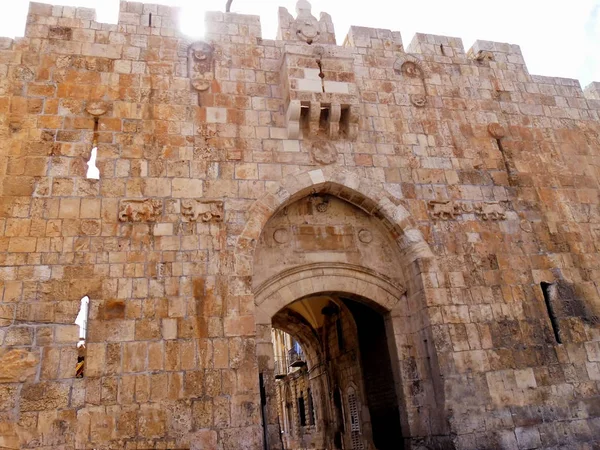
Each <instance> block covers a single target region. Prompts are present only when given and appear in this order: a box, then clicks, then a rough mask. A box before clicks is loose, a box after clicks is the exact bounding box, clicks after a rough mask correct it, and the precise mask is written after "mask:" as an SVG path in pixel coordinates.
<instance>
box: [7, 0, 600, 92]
mask: <svg viewBox="0 0 600 450" xmlns="http://www.w3.org/2000/svg"><path fill="white" fill-rule="evenodd" d="M0 1H2V3H4V4H3V5H2V6H3V8H2V14H0V36H6V37H16V36H22V35H23V30H24V27H25V18H26V15H27V8H28V1H27V0H0ZM42 1H43V2H44V3H53V4H59V5H70V6H85V7H89V8H95V9H96V12H97V17H98V20H99V21H100V22H109V23H116V21H117V16H118V8H119V1H118V0H42ZM147 3H150V1H148V2H147ZM152 3H161V4H164V5H172V6H179V7H180V8H181V11H182V14H181V29H182V31H183V32H184V33H185V34H188V35H189V36H190V37H198V38H199V37H202V33H203V22H204V11H207V10H209V11H219V10H220V11H223V10H224V9H225V0H220V1H215V0H161V1H158V2H156V1H154V2H152ZM295 4H296V2H295V0H254V1H250V0H233V4H232V8H231V11H232V12H239V13H242V14H256V15H260V16H261V23H262V34H263V38H265V39H274V38H275V35H276V29H277V8H278V7H279V6H284V7H286V8H287V9H288V11H290V13H292V14H294V15H295ZM312 4H313V15H315V16H316V17H317V18H318V17H319V14H320V12H321V11H325V12H327V13H329V14H330V15H331V17H332V19H333V24H334V26H335V30H336V36H337V41H338V44H341V43H342V42H343V40H344V37H345V35H346V33H347V32H348V29H349V28H350V26H351V25H359V26H366V27H374V28H387V29H391V30H393V31H400V32H401V34H402V40H403V42H404V46H405V47H408V44H409V43H410V41H411V39H412V37H413V35H414V33H415V32H419V33H428V34H438V35H445V36H454V37H460V38H462V40H463V43H464V46H465V50H468V49H469V47H471V45H472V44H473V42H474V41H476V40H478V39H480V40H488V41H499V42H508V43H511V44H518V45H520V46H521V50H522V51H523V54H524V56H525V61H526V63H527V67H528V68H529V72H530V73H532V74H535V75H546V76H556V77H565V78H575V79H578V80H579V81H580V82H581V85H582V87H585V86H586V85H588V84H589V83H590V82H592V81H600V0H571V1H562V0H560V1H559V0H503V1H502V2H499V1H494V2H491V1H490V0H487V1H486V0H454V1H451V0H410V1H399V0H368V2H358V1H354V2H352V1H350V0H320V1H319V0H313V1H312Z"/></svg>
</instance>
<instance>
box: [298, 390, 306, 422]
mask: <svg viewBox="0 0 600 450" xmlns="http://www.w3.org/2000/svg"><path fill="white" fill-rule="evenodd" d="M298 416H299V418H300V426H301V427H305V426H306V410H305V409H304V392H300V397H298Z"/></svg>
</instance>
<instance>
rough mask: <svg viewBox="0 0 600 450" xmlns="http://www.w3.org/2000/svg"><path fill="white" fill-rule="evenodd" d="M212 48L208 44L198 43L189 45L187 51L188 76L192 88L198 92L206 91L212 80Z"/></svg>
mask: <svg viewBox="0 0 600 450" xmlns="http://www.w3.org/2000/svg"><path fill="white" fill-rule="evenodd" d="M213 60H214V48H213V46H212V45H210V44H209V43H208V42H203V41H198V42H194V43H193V44H192V45H190V48H189V50H188V76H189V77H190V79H191V80H192V86H193V87H194V89H197V90H199V91H206V90H208V88H210V85H211V83H212V81H213V79H214V70H213Z"/></svg>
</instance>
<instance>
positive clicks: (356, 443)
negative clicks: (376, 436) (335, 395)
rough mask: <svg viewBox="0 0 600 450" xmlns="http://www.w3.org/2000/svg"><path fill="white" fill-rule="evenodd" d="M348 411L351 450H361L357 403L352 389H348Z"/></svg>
mask: <svg viewBox="0 0 600 450" xmlns="http://www.w3.org/2000/svg"><path fill="white" fill-rule="evenodd" d="M348 409H349V412H350V433H351V437H352V448H353V449H355V450H362V448H363V443H362V439H361V437H360V422H359V418H358V402H357V400H356V393H355V392H354V389H353V388H348Z"/></svg>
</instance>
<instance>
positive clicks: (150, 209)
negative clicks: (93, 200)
mask: <svg viewBox="0 0 600 450" xmlns="http://www.w3.org/2000/svg"><path fill="white" fill-rule="evenodd" d="M161 212H162V201H161V200H158V199H154V198H153V199H145V200H143V199H133V200H122V201H121V205H120V208H119V220H120V221H121V222H156V219H158V217H160V215H161Z"/></svg>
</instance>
